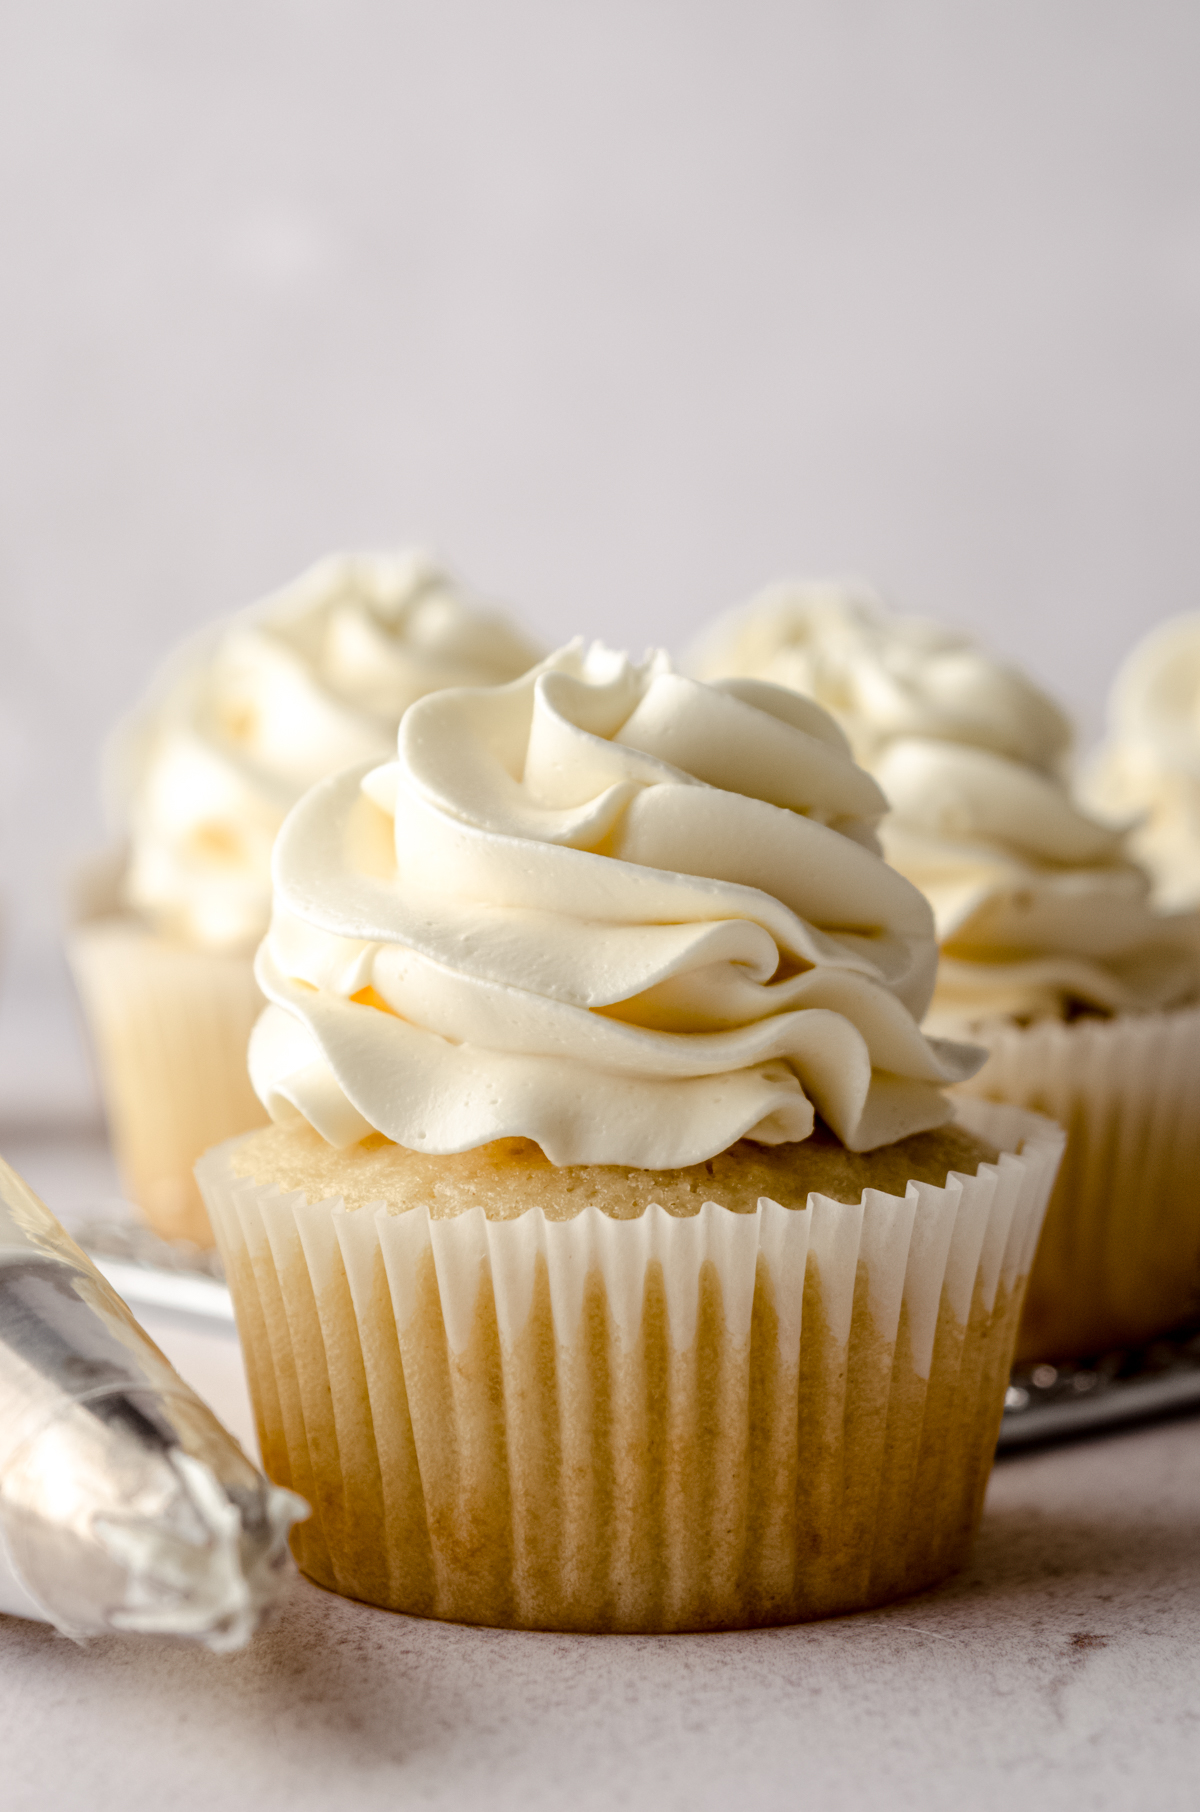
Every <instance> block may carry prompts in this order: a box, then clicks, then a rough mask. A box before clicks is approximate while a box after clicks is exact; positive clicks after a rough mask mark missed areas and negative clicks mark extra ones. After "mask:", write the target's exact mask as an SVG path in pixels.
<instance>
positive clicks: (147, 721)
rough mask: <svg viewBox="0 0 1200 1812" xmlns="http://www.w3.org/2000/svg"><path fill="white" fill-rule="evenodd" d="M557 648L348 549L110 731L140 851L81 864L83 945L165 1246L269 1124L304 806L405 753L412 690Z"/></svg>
mask: <svg viewBox="0 0 1200 1812" xmlns="http://www.w3.org/2000/svg"><path fill="white" fill-rule="evenodd" d="M538 652H539V651H538V649H537V648H536V647H535V646H534V645H533V644H532V643H531V642H529V641H528V640H527V639H526V638H525V637H524V636H523V635H522V633H521V632H520V631H519V630H518V629H517V628H516V627H515V626H514V625H513V624H512V623H510V622H509V621H508V620H507V618H505V617H504V616H502V615H500V614H499V613H497V612H495V611H493V610H490V609H487V608H485V607H483V606H481V605H480V604H478V603H476V602H474V601H473V600H471V599H469V598H468V597H466V596H465V595H464V594H463V593H462V591H461V590H460V589H459V588H458V587H457V585H456V584H455V583H454V582H453V581H452V580H451V579H450V578H449V577H448V576H447V575H446V573H444V572H443V571H442V570H441V569H440V568H439V567H438V566H436V565H435V564H434V563H433V562H432V561H431V560H430V559H429V558H428V557H427V556H425V555H424V554H420V553H399V554H394V555H393V554H380V555H371V554H361V555H342V556H335V557H333V558H330V559H327V560H324V561H322V562H321V563H320V564H319V565H317V566H314V567H312V568H311V569H310V570H309V571H308V572H306V573H304V574H303V575H302V576H301V577H300V578H299V579H297V580H296V581H295V582H294V583H293V584H291V585H290V586H287V587H286V588H285V589H284V590H282V591H280V592H278V593H276V594H274V595H273V596H271V597H269V598H267V599H266V600H264V601H263V602H262V603H261V604H258V605H256V606H254V607H252V608H251V609H249V610H247V611H245V612H243V613H241V614H240V615H238V616H235V617H233V618H230V619H228V620H226V621H223V622H220V623H217V624H215V625H213V626H212V627H211V628H210V629H208V630H206V631H204V632H203V633H201V634H200V635H198V636H196V637H195V638H193V640H192V641H190V642H189V643H188V644H186V645H185V646H184V647H183V648H181V649H180V650H179V651H178V653H177V654H176V655H175V656H174V657H173V658H171V659H170V660H169V661H168V662H167V664H166V666H165V667H164V669H163V670H162V672H161V673H160V674H159V676H158V677H157V679H156V680H155V682H154V683H153V685H152V686H151V688H150V690H149V692H148V694H147V696H146V698H145V699H144V701H143V702H142V704H141V705H140V706H139V707H138V708H137V709H136V710H135V711H134V712H133V714H132V715H131V716H130V717H129V718H128V719H127V720H126V721H125V722H124V723H123V724H122V725H121V726H120V727H119V729H118V730H117V732H116V733H115V735H114V736H113V738H112V739H111V743H110V747H109V751H108V776H107V778H108V790H109V793H110V802H111V810H112V814H113V816H114V818H115V820H116V822H117V823H118V824H119V826H120V827H121V830H122V832H123V834H124V836H125V838H126V842H125V844H124V845H123V846H122V847H121V848H120V849H119V850H118V851H116V852H115V853H114V854H113V855H112V856H110V857H109V858H106V859H105V860H103V861H100V862H98V863H95V864H93V865H92V866H91V867H90V868H89V869H88V870H87V871H86V872H85V873H84V874H82V875H81V876H80V877H79V882H78V886H77V888H76V902H75V906H76V910H75V914H74V920H75V922H74V924H73V926H72V928H71V930H70V932H69V936H68V952H69V957H70V962H71V967H72V969H73V972H74V975H75V979H76V983H77V986H78V989H79V993H80V997H81V999H82V1002H83V1005H84V1010H85V1014H86V1017H87V1020H88V1024H89V1027H90V1031H91V1036H92V1042H93V1047H94V1050H95V1053H96V1057H97V1062H98V1069H99V1074H100V1081H101V1088H102V1093H103V1097H104V1103H105V1108H106V1112H107V1115H108V1120H109V1127H110V1131H111V1135H112V1139H113V1144H114V1148H115V1151H116V1155H117V1158H118V1162H119V1165H120V1168H121V1172H122V1176H123V1180H124V1183H125V1186H126V1188H127V1190H128V1191H129V1193H130V1195H131V1196H132V1198H133V1200H134V1201H136V1202H137V1203H138V1204H139V1206H140V1207H141V1208H142V1210H143V1212H144V1213H145V1214H146V1216H147V1218H148V1220H149V1221H150V1223H151V1225H152V1226H153V1227H154V1228H155V1229H156V1230H157V1231H158V1232H160V1233H162V1234H163V1235H164V1236H165V1237H169V1238H188V1239H192V1240H196V1241H198V1242H201V1243H208V1242H210V1240H211V1234H210V1232H209V1229H208V1223H207V1219H206V1216H205V1213H204V1208H203V1204H202V1203H201V1201H200V1197H199V1194H198V1192H197V1190H196V1185H195V1181H194V1178H193V1176H192V1165H193V1163H194V1161H195V1159H196V1158H197V1156H198V1155H199V1154H200V1152H202V1151H203V1150H205V1149H206V1147H207V1146H209V1145H211V1144H213V1143H214V1142H215V1141H216V1140H219V1139H222V1138H226V1137H228V1136H230V1135H231V1134H233V1133H236V1132H241V1131H244V1130H245V1129H246V1128H247V1127H251V1126H255V1125H258V1124H261V1123H262V1121H263V1119H264V1115H263V1111H262V1109H261V1107H260V1106H259V1103H258V1101H257V1099H256V1098H255V1095H254V1092H253V1090H252V1089H251V1087H250V1082H249V1078H248V1075H247V1072H246V1062H245V1051H246V1043H247V1040H248V1038H249V1034H250V1028H251V1026H252V1025H253V1023H254V1020H255V1018H256V1016H257V1014H258V1012H259V1011H260V1010H261V1007H262V1004H263V1003H262V997H261V995H260V994H259V992H258V989H257V986H256V984H255V981H254V975H253V966H252V958H253V951H254V947H255V945H256V944H257V942H258V940H259V939H260V937H261V936H262V935H263V933H264V931H265V930H266V927H267V923H268V919H269V917H270V900H271V848H272V844H273V842H274V838H275V834H276V832H277V830H278V829H279V826H280V824H281V823H282V822H283V819H284V817H285V816H286V814H287V811H288V809H289V807H290V806H291V805H292V804H293V803H294V802H295V800H296V799H298V798H299V797H300V795H301V794H302V793H303V792H304V791H305V789H306V788H307V787H309V786H310V785H311V784H312V783H313V782H314V781H316V780H318V779H320V778H321V777H322V776H324V775H326V774H329V773H332V772H334V771H335V770H337V769H338V768H341V767H344V766H345V765H346V764H347V763H348V762H353V761H356V760H361V759H363V758H364V757H374V758H378V759H380V760H382V759H384V758H385V757H386V756H387V755H388V754H389V753H390V752H391V751H392V749H393V748H394V746H395V736H396V726H397V724H398V723H399V720H400V717H401V716H402V714H403V712H404V710H405V709H406V708H407V706H408V705H409V704H410V703H411V702H412V701H413V699H415V698H419V697H421V696H423V695H424V694H425V693H427V692H431V691H436V690H438V689H439V688H441V687H444V686H450V685H463V684H479V683H481V682H482V683H487V682H493V681H502V680H507V679H511V678H513V677H515V676H516V675H517V674H519V673H521V672H523V671H524V669H525V668H526V667H528V666H529V665H530V664H531V662H533V661H534V660H535V659H536V658H537V656H538Z"/></svg>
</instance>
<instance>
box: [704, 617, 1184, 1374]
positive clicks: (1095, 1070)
mask: <svg viewBox="0 0 1200 1812" xmlns="http://www.w3.org/2000/svg"><path fill="white" fill-rule="evenodd" d="M739 664H741V665H744V666H747V667H749V668H750V669H751V670H752V671H754V672H755V673H764V672H778V673H784V672H787V673H789V674H790V675H792V676H793V677H794V678H795V679H796V680H797V681H803V682H804V683H806V684H807V685H808V686H809V687H811V689H812V690H813V691H814V692H815V693H816V694H817V695H818V696H820V697H822V698H823V699H825V700H827V701H829V702H833V700H834V699H836V701H837V708H838V711H839V715H840V719H841V721H842V723H843V725H844V726H845V727H846V729H847V733H848V734H849V735H850V737H851V739H852V741H853V742H854V743H855V745H856V747H857V748H858V749H859V750H860V751H861V752H862V756H863V759H865V760H866V761H867V762H868V764H869V766H870V768H871V771H872V773H873V774H874V775H875V777H876V779H877V780H878V781H879V783H880V785H881V787H882V788H883V791H884V793H885V794H886V795H887V798H888V801H889V803H890V805H891V807H892V811H891V814H890V816H889V818H888V819H887V820H886V822H885V824H884V826H883V828H882V831H881V836H882V841H883V847H884V853H885V854H886V856H887V859H888V861H889V862H891V863H893V864H894V865H895V866H896V867H897V868H898V869H899V870H900V872H901V873H903V874H905V875H907V876H908V878H909V879H910V880H912V881H913V882H914V883H915V884H916V885H917V886H918V887H920V888H921V890H922V892H923V893H924V894H925V895H926V897H927V898H928V899H929V900H930V901H931V903H932V905H933V908H934V913H935V918H936V923H937V933H938V939H939V943H940V946H941V952H942V961H941V965H940V969H939V973H938V982H937V989H936V992H935V994H934V997H933V1001H932V1006H931V1010H930V1013H929V1016H928V1019H927V1020H926V1026H927V1029H929V1030H931V1031H934V1032H938V1033H941V1034H943V1035H945V1034H952V1035H954V1036H958V1037H969V1038H973V1039H978V1040H980V1041H982V1042H983V1043H985V1044H986V1045H987V1046H988V1048H989V1049H990V1051H991V1058H990V1061H989V1062H988V1063H987V1065H986V1066H985V1067H984V1068H983V1069H982V1070H981V1071H980V1072H979V1073H978V1075H976V1076H975V1077H974V1078H973V1079H972V1080H971V1081H969V1082H968V1083H967V1084H966V1085H965V1087H966V1088H967V1089H969V1090H970V1091H971V1092H972V1093H975V1094H980V1095H985V1096H987V1097H989V1098H991V1099H997V1100H1006V1101H1013V1102H1016V1103H1019V1104H1021V1105H1023V1106H1027V1107H1033V1108H1037V1109H1038V1110H1040V1111H1043V1112H1045V1113H1047V1114H1049V1115H1051V1116H1052V1117H1053V1118H1055V1119H1056V1120H1058V1121H1059V1122H1060V1123H1061V1124H1062V1125H1063V1126H1065V1127H1067V1128H1068V1130H1069V1133H1070V1138H1069V1140H1068V1145H1067V1154H1066V1157H1065V1159H1064V1163H1063V1167H1062V1171H1061V1173H1060V1176H1059V1181H1058V1186H1057V1190H1056V1193H1055V1196H1054V1198H1053V1200H1052V1202H1051V1206H1050V1210H1049V1212H1048V1214H1047V1217H1046V1226H1045V1230H1044V1232H1043V1236H1042V1242H1041V1246H1040V1247H1039V1250H1038V1256H1037V1261H1036V1263H1035V1266H1034V1271H1033V1276H1032V1278H1031V1280H1030V1284H1029V1292H1028V1296H1027V1298H1026V1307H1025V1318H1024V1323H1023V1327H1022V1332H1021V1338H1020V1343H1019V1351H1020V1356H1022V1357H1027V1358H1029V1357H1038V1358H1059V1357H1067V1356H1070V1355H1073V1354H1081V1353H1089V1352H1096V1351H1100V1350H1103V1349H1104V1348H1106V1347H1110V1346H1117V1345H1121V1344H1124V1343H1135V1342H1137V1341H1140V1340H1143V1339H1146V1338H1147V1337H1149V1336H1151V1335H1153V1334H1155V1333H1158V1332H1161V1331H1163V1330H1164V1329H1166V1328H1169V1327H1171V1326H1172V1325H1174V1324H1175V1323H1177V1322H1179V1321H1182V1320H1184V1319H1186V1318H1187V1317H1188V1316H1189V1315H1191V1314H1193V1313H1195V1312H1196V1310H1197V1309H1200V1193H1198V1192H1197V1189H1196V1185H1195V1182H1194V1178H1195V1176H1196V1174H1197V1172H1198V1170H1200V1011H1198V1010H1197V1009H1196V1007H1195V1005H1194V1004H1193V1003H1195V1001H1196V999H1197V996H1198V994H1200V937H1198V924H1197V920H1196V918H1195V917H1194V915H1192V914H1185V915H1171V914H1165V913H1162V912H1159V911H1157V910H1156V909H1155V908H1154V906H1153V904H1152V901H1151V899H1150V887H1149V882H1148V880H1147V877H1146V875H1145V873H1144V871H1143V870H1142V869H1141V868H1140V867H1139V866H1138V865H1137V864H1136V863H1134V862H1132V861H1131V860H1130V859H1129V857H1128V855H1127V853H1126V850H1125V846H1124V842H1123V839H1122V837H1121V835H1120V834H1119V833H1118V832H1117V831H1115V830H1113V829H1112V828H1111V827H1109V826H1107V825H1104V824H1101V823H1099V822H1098V821H1096V820H1095V819H1092V818H1089V817H1088V816H1087V815H1086V814H1085V813H1084V812H1083V811H1082V810H1080V809H1079V808H1078V807H1077V806H1076V805H1075V804H1074V803H1073V802H1072V800H1071V798H1070V796H1069V793H1068V791H1067V787H1066V784H1065V782H1064V780H1063V779H1062V778H1061V777H1060V776H1061V773H1062V771H1063V766H1064V761H1065V756H1066V753H1067V750H1068V747H1069V741H1070V730H1069V726H1068V724H1067V723H1066V720H1065V719H1064V718H1063V717H1062V715H1061V714H1060V713H1059V712H1058V710H1057V708H1056V707H1055V706H1054V705H1053V703H1052V702H1051V701H1050V700H1049V699H1048V698H1046V697H1045V696H1044V695H1043V694H1041V693H1040V692H1039V691H1038V690H1037V688H1036V687H1034V686H1033V685H1032V683H1031V682H1030V681H1029V680H1027V679H1026V678H1025V677H1024V676H1023V675H1021V674H1019V673H1017V672H1016V671H1014V670H1013V669H1012V668H1009V667H1005V666H1003V665H1001V664H1000V663H999V662H996V661H994V660H992V659H991V658H990V657H989V656H988V655H987V654H986V653H985V652H984V651H983V650H981V649H978V648H973V647H971V646H970V645H969V644H966V643H965V642H964V641H963V640H962V638H960V637H956V636H953V635H951V634H949V633H943V632H941V631H939V630H937V629H936V628H934V627H932V626H930V625H928V624H924V623H922V622H921V621H920V620H918V619H911V618H904V617H898V616H893V615H892V614H891V613H889V612H888V611H886V610H885V609H884V607H883V606H882V605H880V604H879V602H878V600H875V599H872V598H870V597H869V596H867V595H865V594H862V593H846V594H843V593H839V592H838V591H837V589H836V588H832V587H828V588H807V589H805V588H795V589H793V590H790V591H789V590H787V589H785V588H781V589H780V590H779V591H777V592H775V593H771V594H768V595H767V596H766V597H764V598H763V599H762V600H760V601H759V603H758V604H757V606H755V607H752V608H751V610H750V612H749V613H748V614H747V615H746V616H745V617H743V618H741V619H737V618H735V619H731V620H730V622H729V623H727V624H725V625H723V626H721V628H720V629H719V631H718V632H717V634H716V635H715V636H714V637H713V639H712V641H711V642H710V643H709V648H708V655H707V659H706V669H707V670H709V671H712V670H713V669H714V668H717V669H723V668H726V667H728V666H729V665H733V666H734V667H736V666H738V665H739Z"/></svg>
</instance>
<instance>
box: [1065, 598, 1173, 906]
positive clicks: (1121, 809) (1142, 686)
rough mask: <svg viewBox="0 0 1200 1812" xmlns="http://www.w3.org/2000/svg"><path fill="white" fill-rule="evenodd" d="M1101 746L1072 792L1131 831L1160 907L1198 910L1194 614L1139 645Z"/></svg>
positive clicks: (1114, 698) (1118, 684)
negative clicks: (1078, 787)
mask: <svg viewBox="0 0 1200 1812" xmlns="http://www.w3.org/2000/svg"><path fill="white" fill-rule="evenodd" d="M1108 719H1109V729H1108V736H1107V738H1106V740H1105V742H1104V744H1103V745H1102V747H1101V748H1100V750H1099V752H1098V753H1097V755H1096V756H1095V757H1094V758H1093V759H1092V761H1091V762H1090V763H1089V764H1088V767H1087V768H1086V769H1085V771H1084V773H1083V775H1082V778H1081V785H1080V792H1081V795H1082V797H1083V800H1084V802H1085V804H1087V805H1089V806H1090V807H1091V808H1092V809H1093V810H1094V811H1096V812H1098V813H1099V814H1100V815H1101V816H1102V817H1104V818H1106V819H1108V820H1110V821H1115V822H1117V823H1121V824H1123V825H1125V826H1132V828H1130V830H1129V837H1128V842H1129V847H1130V849H1131V851H1132V853H1133V854H1134V855H1135V856H1136V857H1137V859H1138V861H1139V862H1141V863H1142V864H1143V866H1144V867H1145V868H1146V869H1147V870H1148V872H1149V874H1150V877H1151V880H1152V881H1153V884H1154V898H1155V901H1156V902H1157V904H1158V905H1160V906H1162V907H1165V908H1170V909H1180V908H1185V907H1195V906H1198V905H1200V612H1191V613H1189V614H1188V615H1186V616H1179V617H1173V618H1171V619H1170V621H1168V622H1166V623H1161V624H1159V626H1158V627H1157V628H1156V629H1153V630H1151V632H1150V634H1149V635H1148V636H1146V637H1144V639H1143V640H1142V641H1141V642H1139V643H1138V645H1137V647H1136V648H1134V650H1133V652H1132V653H1131V654H1130V655H1129V656H1128V657H1127V659H1126V661H1125V663H1124V665H1123V667H1122V668H1121V670H1120V672H1119V673H1118V675H1117V678H1116V681H1115V683H1114V685H1113V689H1112V694H1111V696H1110V699H1109V711H1108Z"/></svg>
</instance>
